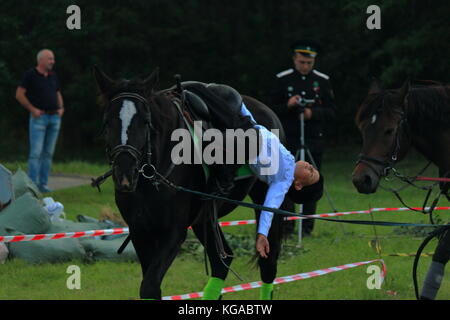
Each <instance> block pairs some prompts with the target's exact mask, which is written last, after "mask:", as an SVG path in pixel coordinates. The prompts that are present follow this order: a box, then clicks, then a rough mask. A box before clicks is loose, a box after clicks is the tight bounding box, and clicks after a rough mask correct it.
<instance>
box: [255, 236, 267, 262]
mask: <svg viewBox="0 0 450 320" xmlns="http://www.w3.org/2000/svg"><path fill="white" fill-rule="evenodd" d="M256 251H258V252H259V254H260V256H261V257H262V258H267V255H268V254H269V252H270V247H269V240H267V238H266V236H265V235H263V234H261V233H258V235H257V236H256Z"/></svg>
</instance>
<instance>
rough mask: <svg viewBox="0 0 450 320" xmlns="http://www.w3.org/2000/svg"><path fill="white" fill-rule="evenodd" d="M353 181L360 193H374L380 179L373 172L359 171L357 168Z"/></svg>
mask: <svg viewBox="0 0 450 320" xmlns="http://www.w3.org/2000/svg"><path fill="white" fill-rule="evenodd" d="M352 182H353V185H354V186H355V188H356V189H357V190H358V192H359V193H365V194H369V193H374V192H375V191H376V190H377V186H378V179H377V178H376V177H374V176H373V175H372V174H371V172H358V171H357V170H355V172H354V173H353V176H352Z"/></svg>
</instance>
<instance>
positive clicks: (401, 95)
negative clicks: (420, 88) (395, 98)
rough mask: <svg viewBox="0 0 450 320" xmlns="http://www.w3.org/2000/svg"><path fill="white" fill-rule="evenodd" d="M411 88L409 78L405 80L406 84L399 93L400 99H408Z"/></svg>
mask: <svg viewBox="0 0 450 320" xmlns="http://www.w3.org/2000/svg"><path fill="white" fill-rule="evenodd" d="M410 88H411V80H410V79H409V78H408V79H406V80H405V82H404V83H403V85H402V87H401V88H400V91H399V93H400V97H402V99H404V98H405V97H406V95H407V94H408V92H409V89H410Z"/></svg>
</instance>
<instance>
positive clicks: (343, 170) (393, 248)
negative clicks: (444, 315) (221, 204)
mask: <svg viewBox="0 0 450 320" xmlns="http://www.w3.org/2000/svg"><path fill="white" fill-rule="evenodd" d="M356 154H357V152H354V151H351V152H346V153H342V152H341V153H331V152H330V153H328V154H327V155H326V158H325V159H324V168H323V173H324V175H325V177H326V180H325V185H326V188H327V191H328V193H329V194H330V197H331V198H332V200H333V202H334V205H335V206H336V208H337V209H338V210H339V211H348V210H364V209H368V208H370V207H401V206H402V205H401V204H400V202H399V201H398V200H397V199H396V198H395V197H394V195H392V194H391V193H388V192H386V191H383V190H379V191H378V192H377V193H376V194H374V195H370V196H367V195H361V194H358V193H357V192H356V190H355V189H354V187H353V185H352V183H351V172H352V170H353V166H354V159H355V157H356V156H355V155H356ZM410 159H411V160H408V161H405V162H403V163H401V164H400V165H399V166H398V169H399V170H401V171H402V172H403V173H404V174H406V175H414V174H416V173H417V172H418V171H419V170H420V169H421V168H422V166H423V165H424V164H425V162H424V160H423V159H422V158H421V157H419V156H417V155H414V154H413V155H412V156H411V157H410ZM18 165H21V166H22V168H25V167H26V164H24V163H7V164H6V166H7V167H8V168H10V169H11V170H15V169H16V168H17V166H18ZM106 169H107V167H106V166H105V165H103V164H102V165H98V164H87V163H83V162H70V163H55V165H54V170H53V171H54V172H60V173H76V174H83V175H97V174H102V173H103V172H104V171H106ZM426 174H427V175H428V176H436V174H437V173H436V170H435V168H430V169H428V171H427V172H426ZM383 184H384V185H386V186H391V187H393V186H397V187H398V186H400V185H401V184H399V183H398V182H397V181H392V182H383ZM51 196H52V197H53V198H54V199H56V200H57V201H60V202H62V203H63V204H64V206H65V212H66V214H67V215H68V218H69V219H75V216H76V215H77V214H85V215H90V216H94V217H97V216H98V215H99V214H100V211H101V209H102V208H103V207H104V206H109V207H111V208H113V210H115V211H118V210H117V208H116V207H115V203H114V197H113V185H112V183H111V181H108V182H106V183H105V184H104V185H103V187H102V192H101V193H98V192H97V191H96V190H95V189H92V188H91V187H89V186H80V187H75V188H71V189H66V190H59V191H55V192H53V193H52V194H51ZM402 196H403V197H404V199H405V200H406V201H407V203H408V204H409V205H411V206H421V205H422V202H423V199H424V197H425V193H424V192H423V191H421V190H417V189H414V188H408V189H406V190H405V191H404V192H402ZM247 200H248V199H247ZM440 205H443V206H445V205H448V204H447V202H446V201H445V200H444V199H443V200H442V201H441V202H440ZM323 212H332V209H331V207H330V205H329V204H328V202H327V199H326V197H325V196H324V197H323V198H322V199H321V200H320V202H319V206H318V213H323ZM448 214H449V212H448V211H443V212H440V213H438V214H437V215H438V216H439V217H440V218H441V219H442V220H444V221H448ZM253 218H254V215H253V214H252V211H251V210H250V209H247V208H238V209H237V210H235V211H234V212H233V213H231V214H230V215H228V216H227V217H225V218H223V219H222V220H238V219H253ZM341 219H342V220H344V219H361V220H363V219H364V220H371V219H372V217H371V216H370V215H352V216H349V217H342V218H341ZM373 219H374V220H378V221H381V220H383V221H398V222H400V221H401V222H424V223H428V217H427V216H424V215H422V214H420V213H415V212H379V213H374V214H373ZM223 230H224V231H225V232H226V233H229V234H231V235H245V236H246V237H248V239H250V241H253V240H252V239H254V232H255V226H254V225H250V226H239V227H227V228H224V229H223ZM376 235H377V237H378V239H379V241H380V243H381V248H382V254H389V253H396V252H400V253H411V252H415V251H416V250H417V248H418V246H419V244H420V242H421V239H422V237H420V236H418V235H416V234H413V233H409V234H400V232H399V230H398V229H395V228H393V227H376V228H374V227H372V226H358V225H350V224H342V223H341V224H338V223H332V222H326V221H316V226H315V230H314V234H313V236H312V237H308V238H305V239H303V242H302V247H301V248H297V247H296V244H297V239H296V237H293V238H290V239H288V240H287V242H286V243H285V253H284V255H283V257H282V259H280V261H279V266H278V276H286V275H293V274H297V273H302V272H308V271H313V270H317V269H321V268H327V267H333V266H338V265H342V264H347V263H351V262H359V261H365V260H371V259H376V258H378V255H377V253H376V252H375V251H374V250H373V249H372V248H371V247H370V246H369V244H368V243H369V241H370V240H372V239H375V238H376ZM189 238H191V236H190V237H189ZM52 241H53V240H52ZM435 244H436V241H435V240H434V241H433V242H432V243H431V244H429V246H428V247H427V248H426V250H425V251H426V252H432V251H434V248H435ZM250 258H251V254H248V255H238V256H237V257H236V258H235V259H234V261H233V265H232V268H233V270H235V271H236V272H238V273H239V275H240V276H241V277H243V279H244V282H251V281H257V280H260V279H259V271H258V270H257V269H255V268H254V267H253V265H252V264H250V263H249V261H250ZM383 258H384V260H385V262H386V264H387V271H388V275H387V278H386V281H385V283H384V284H383V285H382V287H381V289H380V290H376V289H374V290H369V289H368V288H367V286H366V282H367V279H368V277H369V274H367V266H361V267H356V268H353V269H349V270H344V271H340V272H336V273H332V274H328V275H324V276H320V277H317V278H312V279H307V280H301V281H295V282H291V283H287V284H281V285H276V286H275V292H274V299H299V300H303V299H345V300H347V299H358V300H359V299H363V300H366V299H369V300H372V299H375V300H380V299H389V300H390V299H394V300H397V299H414V291H413V284H412V277H411V273H412V262H413V258H412V257H389V256H383ZM430 261H431V258H430V257H423V258H421V263H420V265H419V272H418V273H419V284H420V286H421V284H422V281H423V277H424V275H425V272H426V270H427V267H428V264H429V263H430ZM72 264H76V265H78V266H80V268H81V289H80V290H69V289H67V287H66V280H67V278H68V277H69V274H67V273H66V270H67V267H68V266H69V265H72ZM204 270H205V267H204V262H203V256H202V254H199V253H197V254H192V253H186V252H185V251H184V252H183V253H182V254H180V255H179V256H178V257H177V258H176V260H175V262H174V263H173V265H172V266H171V268H170V269H169V271H168V273H167V275H166V277H165V278H164V281H163V284H162V292H163V296H167V295H175V294H183V293H189V292H197V291H202V289H203V287H204V285H205V284H206V282H207V280H208V277H207V276H206V274H205V271H204ZM140 281H141V271H140V266H139V264H137V263H112V262H97V263H93V264H85V263H83V262H81V261H72V262H70V263H61V264H42V265H34V266H31V265H27V264H26V263H24V262H22V261H19V260H12V261H8V262H7V263H6V264H4V265H0V299H88V300H94V299H135V298H137V297H138V295H139V284H140ZM239 283H242V282H241V281H240V280H238V279H237V278H236V277H235V276H233V275H232V274H231V273H230V274H229V276H228V279H227V280H226V285H227V286H231V285H236V284H239ZM258 294H259V292H258V289H253V290H248V291H241V292H237V293H230V294H225V295H224V297H223V299H224V300H241V299H258ZM449 297H450V281H449V277H448V275H446V276H445V278H444V280H443V283H442V287H441V290H440V291H439V294H438V297H437V298H438V299H448V298H449Z"/></svg>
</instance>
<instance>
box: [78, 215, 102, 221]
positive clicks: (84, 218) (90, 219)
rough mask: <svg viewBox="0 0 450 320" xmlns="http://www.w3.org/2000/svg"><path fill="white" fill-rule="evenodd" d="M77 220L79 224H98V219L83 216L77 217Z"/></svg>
mask: <svg viewBox="0 0 450 320" xmlns="http://www.w3.org/2000/svg"><path fill="white" fill-rule="evenodd" d="M77 220H78V222H98V219H95V218H93V217H90V216H85V215H82V214H79V215H77Z"/></svg>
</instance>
